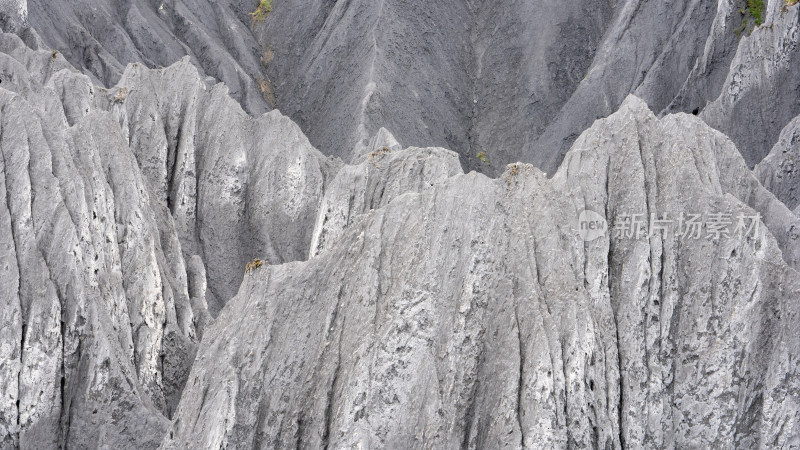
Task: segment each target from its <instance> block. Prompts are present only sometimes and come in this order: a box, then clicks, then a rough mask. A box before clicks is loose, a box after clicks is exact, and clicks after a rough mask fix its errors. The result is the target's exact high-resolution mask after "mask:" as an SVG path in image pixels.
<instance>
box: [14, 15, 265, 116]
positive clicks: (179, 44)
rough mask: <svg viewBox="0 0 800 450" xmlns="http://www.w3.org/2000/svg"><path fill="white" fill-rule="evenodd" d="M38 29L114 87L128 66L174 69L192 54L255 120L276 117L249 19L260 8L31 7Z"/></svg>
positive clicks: (57, 47) (55, 46) (77, 63)
mask: <svg viewBox="0 0 800 450" xmlns="http://www.w3.org/2000/svg"><path fill="white" fill-rule="evenodd" d="M27 1H28V9H29V11H30V16H29V19H30V24H31V26H33V28H34V29H36V31H37V32H38V33H39V34H40V35H41V37H42V39H43V40H44V42H46V43H47V45H48V46H49V47H50V48H53V49H55V50H58V51H60V52H61V53H63V54H64V56H65V57H66V58H67V60H68V61H69V62H70V63H72V64H73V65H74V66H75V67H77V68H79V69H80V70H82V71H84V72H85V73H87V74H89V75H90V76H91V77H92V78H93V79H94V80H98V81H99V83H100V84H102V85H105V86H106V87H110V86H113V85H114V84H116V83H117V81H118V80H119V79H120V77H121V76H122V73H123V71H124V70H125V67H126V65H127V64H128V63H133V62H139V63H143V64H145V65H147V66H148V67H158V66H169V65H171V64H173V63H174V62H176V61H177V60H179V59H181V58H182V57H183V56H186V55H189V56H191V58H192V62H193V63H194V64H195V65H196V66H197V67H198V68H199V69H200V70H201V71H202V72H204V73H205V74H207V75H209V76H212V77H214V78H215V79H217V80H220V81H224V82H225V83H226V84H227V85H228V86H229V87H230V90H231V96H233V97H234V98H235V99H237V100H238V101H239V102H240V103H241V105H242V107H244V108H245V109H246V110H247V111H249V112H250V113H253V114H260V113H262V112H264V111H266V110H269V105H268V104H267V102H266V101H265V99H264V96H263V94H262V92H261V90H260V89H259V83H263V82H264V81H265V76H264V75H263V70H262V65H261V62H260V60H259V58H260V55H261V51H260V45H259V44H258V42H257V41H256V39H255V37H254V36H253V34H252V33H251V32H250V29H249V25H250V17H249V16H248V15H247V13H249V12H250V11H252V9H253V8H255V2H253V4H252V5H251V4H250V3H251V2H246V1H240V0H231V1H209V0H202V1H197V0H195V1H182V0H165V1H150V0H136V1H120V0H100V1H98V0H59V1H49V0H27Z"/></svg>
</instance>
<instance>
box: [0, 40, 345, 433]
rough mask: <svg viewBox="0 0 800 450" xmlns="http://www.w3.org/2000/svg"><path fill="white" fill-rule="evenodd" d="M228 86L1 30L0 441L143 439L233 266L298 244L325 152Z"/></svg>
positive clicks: (156, 424)
mask: <svg viewBox="0 0 800 450" xmlns="http://www.w3.org/2000/svg"><path fill="white" fill-rule="evenodd" d="M29 37H32V38H33V39H32V41H30V42H33V43H34V44H36V43H37V41H36V36H35V35H29ZM227 93H228V91H227V88H226V87H225V86H223V85H215V86H209V85H207V84H206V83H205V82H204V81H203V79H202V77H201V76H200V74H199V73H198V72H197V69H195V68H194V66H192V65H191V64H190V63H189V62H188V59H187V60H183V61H182V62H180V63H178V64H176V65H174V66H172V67H170V68H168V69H162V70H147V69H145V68H144V67H142V66H141V65H132V66H130V67H129V69H128V70H127V71H126V73H125V75H124V76H123V78H122V79H121V84H120V86H117V87H115V88H113V89H111V90H106V89H104V88H101V87H97V86H94V85H93V84H92V83H91V80H90V79H89V78H88V77H87V76H85V75H82V74H79V73H76V72H75V71H74V69H71V68H70V65H69V63H68V62H67V61H66V60H65V59H64V57H63V56H62V55H61V54H59V53H54V52H52V51H50V50H46V49H43V48H42V49H40V50H35V49H32V48H29V47H28V46H27V45H26V43H25V42H23V41H22V40H21V39H20V38H19V37H17V36H16V35H13V34H5V33H4V34H0V151H2V156H3V157H2V159H0V163H2V170H0V175H1V176H2V180H3V181H2V182H1V183H0V188H1V189H2V195H0V199H2V203H0V205H2V207H1V208H0V224H2V226H3V227H4V229H5V230H6V231H4V232H3V233H0V234H1V235H2V236H3V238H2V245H0V249H2V250H0V300H1V301H2V303H1V304H2V307H0V321H1V323H2V332H0V337H2V340H0V352H2V357H3V360H2V366H1V368H0V399H1V400H0V401H1V403H0V447H2V448H9V447H10V448H15V447H20V448H57V447H64V446H67V447H71V448H96V447H101V446H110V447H114V448H148V447H149V448H153V447H155V446H157V445H158V442H160V441H161V439H162V437H163V434H164V432H165V431H166V427H167V424H168V417H169V416H171V414H172V413H173V411H174V409H175V406H176V405H177V402H178V399H179V397H180V394H181V392H182V390H183V386H184V384H185V381H186V377H187V375H188V372H189V369H190V366H191V363H192V361H193V360H194V356H195V351H196V347H197V343H198V341H199V339H200V337H201V333H202V331H203V330H204V329H205V327H207V326H208V324H209V323H210V322H211V320H212V319H211V315H212V314H213V313H215V311H216V310H218V309H219V308H220V307H221V306H222V304H224V301H226V300H227V299H228V298H229V297H230V296H233V294H234V293H235V292H236V290H237V289H238V286H239V283H240V281H241V279H242V274H243V273H244V268H245V265H246V263H247V262H249V261H250V260H252V259H253V258H254V257H255V256H258V257H261V258H264V259H265V260H266V262H268V263H281V262H285V261H292V260H296V259H305V258H307V255H308V252H309V249H310V243H311V236H312V233H313V229H314V223H315V221H316V218H317V209H318V207H319V203H320V201H321V200H322V194H323V190H324V186H325V180H326V177H332V176H333V174H334V173H335V170H336V169H338V163H336V162H334V161H330V160H329V159H328V158H326V157H324V156H322V155H321V154H320V153H319V152H317V151H316V150H314V149H313V147H311V146H310V144H309V143H308V140H307V139H306V138H305V137H304V136H303V135H302V133H301V132H300V130H299V128H298V127H297V126H296V125H294V124H293V123H292V122H291V121H290V120H289V119H288V118H286V117H283V116H281V115H280V114H278V113H277V112H272V113H269V114H266V115H263V116H261V117H258V118H252V117H250V116H248V115H247V114H246V113H245V112H244V111H243V110H242V109H241V107H239V105H238V103H236V102H235V101H234V100H233V99H231V98H230V97H229V96H228V95H227ZM209 301H211V308H210V309H211V313H209V306H208V303H209Z"/></svg>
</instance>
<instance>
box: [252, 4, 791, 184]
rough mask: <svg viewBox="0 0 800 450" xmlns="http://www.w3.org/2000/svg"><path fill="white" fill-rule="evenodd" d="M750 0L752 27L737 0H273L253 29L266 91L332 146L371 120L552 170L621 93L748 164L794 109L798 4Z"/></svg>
mask: <svg viewBox="0 0 800 450" xmlns="http://www.w3.org/2000/svg"><path fill="white" fill-rule="evenodd" d="M765 4H766V5H767V6H766V8H765V11H764V24H763V25H761V26H760V27H755V26H754V23H753V19H752V18H750V17H749V16H748V15H743V14H742V13H741V11H742V10H743V9H746V6H745V1H744V0H734V1H731V0H718V1H696V0H681V1H677V2H652V1H641V0H626V1H619V2H609V1H599V2H592V3H587V2H585V1H580V0H568V1H563V2H559V3H558V4H557V5H556V4H553V5H547V4H542V3H540V2H523V1H515V2H505V3H502V4H497V3H491V4H490V3H485V2H475V1H460V2H452V1H440V0H437V1H429V0H425V1H423V0H412V1H405V0H404V1H399V0H382V1H378V2H374V1H362V0H354V1H348V2H308V1H307V0H282V1H280V2H277V1H276V2H275V4H274V7H273V12H272V13H271V14H270V15H269V16H268V17H267V20H266V23H265V24H264V25H263V26H262V25H259V26H257V27H255V28H254V30H255V33H256V34H257V35H258V36H261V38H262V39H263V40H264V42H266V43H267V46H268V48H269V49H270V52H271V53H270V55H271V58H270V62H269V64H268V65H267V68H266V71H267V74H268V75H269V78H270V79H271V80H272V82H273V85H274V92H275V95H276V97H277V105H278V107H279V108H281V110H282V111H284V112H285V113H286V114H288V115H289V116H290V117H292V119H294V120H295V121H297V122H298V124H300V126H301V128H303V129H304V130H305V131H306V132H307V134H308V135H309V139H310V140H311V142H312V143H313V144H314V145H315V146H317V147H318V148H320V149H321V150H322V151H324V152H326V153H330V154H335V155H339V156H341V157H342V158H344V159H345V160H347V159H349V158H351V157H355V156H358V155H360V154H362V153H363V147H364V146H365V145H367V143H368V140H369V138H370V137H371V136H372V135H373V134H374V133H375V132H376V131H377V130H378V128H380V127H386V128H387V129H388V130H390V131H392V132H393V133H394V135H395V136H396V137H397V139H398V141H399V142H400V143H402V144H403V145H411V146H428V145H439V146H443V147H447V148H450V149H453V150H455V151H457V152H458V153H459V154H460V155H461V158H462V162H463V163H464V165H465V167H467V168H471V169H476V170H479V171H482V172H486V173H489V174H497V173H498V171H502V168H503V167H504V166H505V165H506V164H507V163H511V162H515V161H523V162H531V163H533V164H535V165H536V166H537V167H540V168H542V169H543V170H545V171H546V172H548V173H552V172H553V171H554V170H555V169H556V168H557V167H558V166H559V164H560V162H561V160H562V158H563V155H564V153H565V152H566V151H567V150H568V149H569V148H570V146H571V144H572V142H573V141H574V140H575V138H577V137H578V135H579V134H580V133H581V132H582V131H583V130H585V129H586V128H588V127H589V126H590V125H591V124H592V122H593V121H594V120H596V119H597V118H600V117H605V116H607V115H609V114H611V113H613V112H614V111H616V110H617V108H618V107H619V105H620V104H621V103H622V101H623V100H624V99H625V97H626V96H627V95H628V94H629V93H634V94H636V95H637V96H639V97H641V98H642V99H644V100H645V101H646V102H647V103H648V104H649V105H650V107H651V108H653V110H655V111H663V112H681V111H682V112H687V113H689V112H695V113H698V114H700V113H701V114H703V116H704V118H706V119H707V120H708V122H709V123H711V124H712V126H714V127H716V128H718V129H720V130H722V131H723V132H725V133H727V134H729V135H730V136H731V137H732V140H733V141H734V142H735V143H736V144H737V145H738V146H739V149H740V150H741V151H742V152H743V154H744V155H745V160H746V162H747V163H748V165H750V166H751V167H752V166H753V165H754V164H755V163H757V162H758V161H759V160H760V159H761V158H763V157H764V156H765V155H766V154H767V153H768V151H769V149H770V148H771V147H772V145H773V144H774V143H775V142H776V140H777V137H778V132H779V131H780V129H781V128H783V126H784V125H785V124H786V123H788V121H789V120H790V119H791V118H793V117H795V116H796V115H797V114H798V113H800V104H798V103H797V102H796V99H797V97H798V95H797V92H796V87H797V86H798V85H800V83H798V80H797V79H796V77H797V76H798V75H797V74H798V73H800V70H797V64H798V61H800V58H798V54H797V43H798V39H800V38H799V37H798V34H797V21H798V7H797V6H792V7H787V6H785V5H784V2H783V1H782V0H772V1H768V2H765ZM754 28H755V29H754ZM776 100H777V103H776V102H775V101H776ZM707 105H708V108H707ZM480 152H483V153H484V154H485V155H486V157H487V158H488V160H489V161H490V162H491V166H489V165H486V164H484V163H483V162H482V161H481V160H480V159H479V158H477V156H476V155H477V154H478V153H480Z"/></svg>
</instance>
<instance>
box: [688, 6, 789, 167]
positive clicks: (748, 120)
mask: <svg viewBox="0 0 800 450" xmlns="http://www.w3.org/2000/svg"><path fill="white" fill-rule="evenodd" d="M765 3H766V4H767V6H766V8H765V10H764V20H765V22H764V25H762V26H760V27H758V28H756V29H755V30H753V32H752V33H751V34H750V35H749V36H743V37H742V39H741V41H740V43H739V47H738V49H737V51H736V55H735V57H734V58H733V60H732V61H731V64H730V71H729V73H728V74H727V77H726V79H725V83H724V85H723V87H722V91H721V92H720V94H719V97H718V98H716V99H715V100H714V101H713V102H711V103H710V104H708V106H706V107H705V109H703V112H702V113H701V117H702V118H703V120H705V121H706V122H707V123H708V124H709V125H711V126H712V127H714V128H716V129H718V130H720V131H722V132H724V133H725V134H726V135H728V136H729V137H730V138H731V140H732V141H733V142H735V143H736V145H737V147H738V148H739V150H740V151H741V152H742V155H743V156H744V158H745V161H747V164H748V165H749V166H750V167H753V166H754V165H755V164H756V163H758V162H759V161H761V159H763V158H764V157H765V156H766V155H767V154H768V153H769V151H770V149H772V147H773V145H774V144H775V143H776V142H777V141H778V137H779V135H780V133H781V130H782V129H783V128H784V127H785V126H786V125H787V124H788V123H789V122H790V121H791V120H792V119H794V118H795V117H796V116H797V115H798V114H800V101H798V98H800V57H798V43H800V7H798V6H797V5H795V6H787V5H786V2H784V1H779V0H772V1H770V2H765Z"/></svg>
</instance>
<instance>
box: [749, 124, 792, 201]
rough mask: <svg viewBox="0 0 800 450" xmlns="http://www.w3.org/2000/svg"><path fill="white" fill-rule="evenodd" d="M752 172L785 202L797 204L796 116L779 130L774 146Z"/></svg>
mask: <svg viewBox="0 0 800 450" xmlns="http://www.w3.org/2000/svg"><path fill="white" fill-rule="evenodd" d="M753 173H754V174H755V175H756V177H757V178H758V181H760V182H761V184H763V185H764V187H766V188H767V189H769V190H770V191H771V192H772V193H773V194H775V196H776V197H777V198H778V199H780V200H781V201H782V202H783V203H784V204H786V206H788V207H789V208H795V207H797V206H800V116H798V117H796V118H795V119H794V120H792V121H791V122H789V124H788V125H786V127H785V128H784V129H783V131H781V135H780V138H779V139H778V142H777V143H776V144H775V147H773V148H772V151H771V152H770V153H769V155H767V157H766V158H764V159H763V160H762V161H761V162H760V163H758V165H757V166H756V168H755V170H754V171H753Z"/></svg>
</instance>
